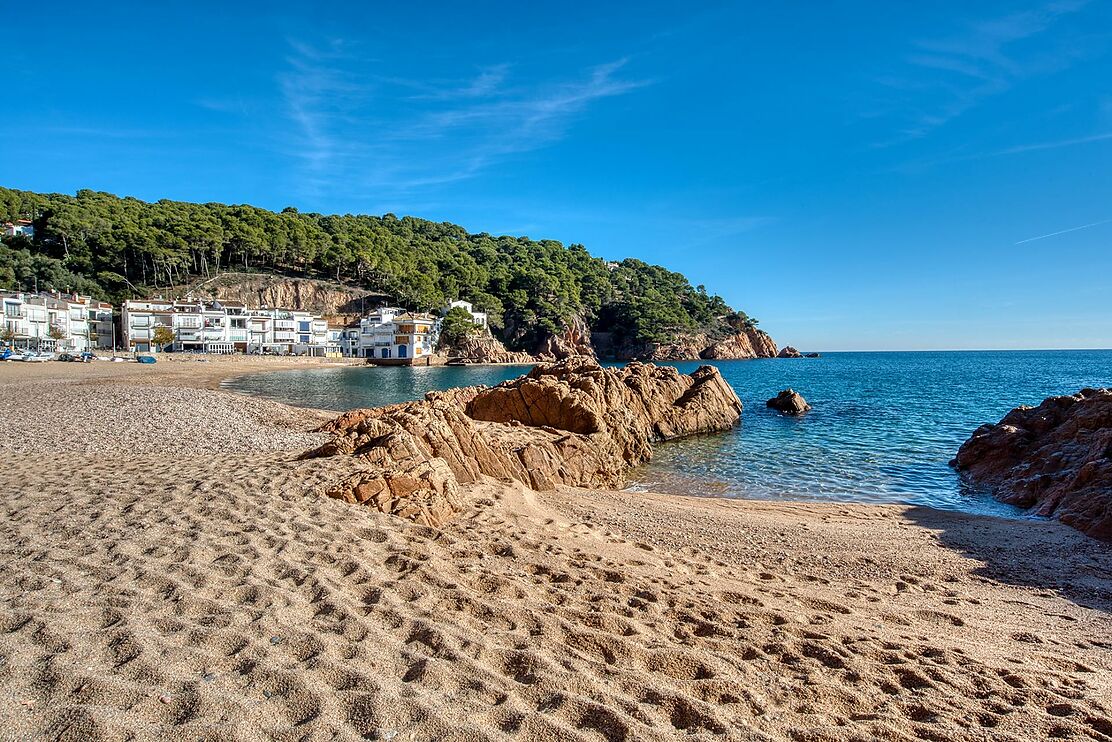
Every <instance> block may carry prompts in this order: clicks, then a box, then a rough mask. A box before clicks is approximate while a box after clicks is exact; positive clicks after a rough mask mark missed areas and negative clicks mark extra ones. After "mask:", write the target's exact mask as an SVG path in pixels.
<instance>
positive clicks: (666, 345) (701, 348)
mask: <svg viewBox="0 0 1112 742" xmlns="http://www.w3.org/2000/svg"><path fill="white" fill-rule="evenodd" d="M596 334H597V333H596ZM614 357H616V358H619V359H622V360H634V359H635V360H640V361H693V360H698V359H703V360H717V361H725V360H734V359H744V358H775V357H776V343H775V342H774V341H773V340H772V338H771V337H769V335H768V333H766V332H764V331H763V330H758V329H756V328H753V329H750V330H744V331H742V332H739V333H738V334H736V335H730V336H729V337H726V338H723V339H720V340H715V339H713V338H711V337H710V336H709V335H707V334H706V333H702V332H698V333H685V334H680V335H676V336H675V337H674V338H672V339H671V340H669V341H666V342H660V343H627V344H625V345H620V346H618V347H617V348H615V349H614Z"/></svg>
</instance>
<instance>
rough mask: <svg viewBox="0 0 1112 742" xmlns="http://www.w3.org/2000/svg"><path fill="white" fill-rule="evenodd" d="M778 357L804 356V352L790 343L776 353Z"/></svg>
mask: <svg viewBox="0 0 1112 742" xmlns="http://www.w3.org/2000/svg"><path fill="white" fill-rule="evenodd" d="M776 357H777V358H802V357H803V354H802V353H800V352H799V351H798V350H796V349H795V348H793V347H792V346H790V345H785V346H784V347H783V348H782V349H781V350H780V352H779V353H778V354H777V355H776Z"/></svg>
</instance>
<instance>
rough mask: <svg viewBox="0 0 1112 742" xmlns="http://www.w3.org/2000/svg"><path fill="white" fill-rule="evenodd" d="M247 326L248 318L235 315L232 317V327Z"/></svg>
mask: <svg viewBox="0 0 1112 742" xmlns="http://www.w3.org/2000/svg"><path fill="white" fill-rule="evenodd" d="M246 327H247V320H246V319H236V318H235V317H233V318H232V329H233V330H243V329H245V328H246Z"/></svg>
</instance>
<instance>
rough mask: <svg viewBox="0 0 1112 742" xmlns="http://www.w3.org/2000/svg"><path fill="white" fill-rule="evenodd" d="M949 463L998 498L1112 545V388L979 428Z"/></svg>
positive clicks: (1021, 410)
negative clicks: (1057, 520) (1056, 520)
mask: <svg viewBox="0 0 1112 742" xmlns="http://www.w3.org/2000/svg"><path fill="white" fill-rule="evenodd" d="M950 465H951V466H953V467H955V468H956V469H957V470H958V471H960V472H962V474H963V475H964V476H965V477H967V478H968V479H969V480H970V481H972V482H974V483H977V484H982V485H985V486H987V487H988V488H990V489H991V491H992V493H993V495H994V496H995V497H996V499H998V500H1002V501H1004V502H1008V503H1011V504H1013V505H1018V506H1019V507H1023V508H1030V509H1031V510H1032V512H1033V513H1035V514H1037V515H1044V516H1054V517H1056V518H1058V519H1059V520H1061V521H1062V522H1063V523H1068V524H1069V525H1071V526H1073V527H1074V528H1077V529H1079V530H1081V531H1083V532H1085V533H1087V534H1089V535H1090V536H1093V537H1095V538H1100V539H1104V540H1106V541H1112V389H1082V390H1081V391H1080V392H1079V393H1077V394H1074V395H1072V396H1064V397H1049V398H1048V399H1046V400H1044V401H1043V402H1042V404H1040V405H1039V406H1038V407H1017V408H1016V409H1014V410H1012V411H1011V412H1009V413H1008V414H1007V415H1005V416H1004V418H1003V419H1002V420H1000V422H999V423H997V424H995V425H982V426H981V427H979V428H977V430H976V431H974V433H973V435H972V436H971V437H970V438H969V440H967V441H966V442H965V443H963V444H962V445H961V448H960V449H958V455H957V457H956V458H955V459H954V460H953V461H951V462H950Z"/></svg>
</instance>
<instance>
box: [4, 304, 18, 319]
mask: <svg viewBox="0 0 1112 742" xmlns="http://www.w3.org/2000/svg"><path fill="white" fill-rule="evenodd" d="M4 316H5V317H18V316H19V305H18V304H15V303H12V304H8V303H7V302H5V303H4Z"/></svg>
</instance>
